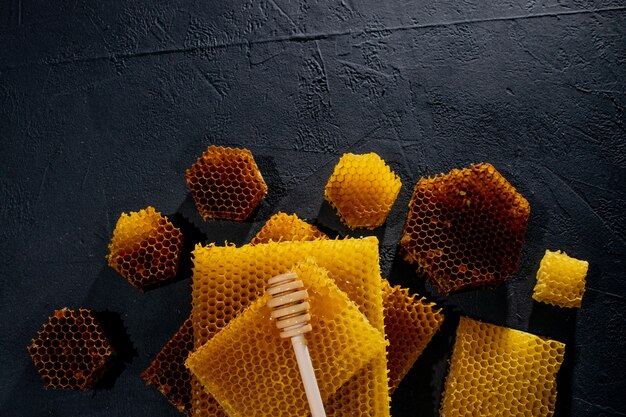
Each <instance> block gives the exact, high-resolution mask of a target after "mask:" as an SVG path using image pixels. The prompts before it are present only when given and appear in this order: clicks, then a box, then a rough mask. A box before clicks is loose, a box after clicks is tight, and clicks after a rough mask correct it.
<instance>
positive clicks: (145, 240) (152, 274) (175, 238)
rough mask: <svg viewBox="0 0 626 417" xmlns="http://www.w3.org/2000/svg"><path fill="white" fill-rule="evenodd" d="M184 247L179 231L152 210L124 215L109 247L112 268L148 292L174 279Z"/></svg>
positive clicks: (108, 258) (147, 209)
mask: <svg viewBox="0 0 626 417" xmlns="http://www.w3.org/2000/svg"><path fill="white" fill-rule="evenodd" d="M182 247H183V234H182V233H181V232H180V230H179V229H178V228H176V227H174V225H173V224H172V223H171V222H170V221H169V220H168V219H167V217H165V216H162V215H161V213H159V212H158V211H156V210H155V209H154V208H153V207H150V206H149V207H147V208H145V209H143V210H139V211H138V212H131V213H130V214H126V213H122V215H121V216H120V218H119V220H118V221H117V224H116V225H115V230H114V231H113V238H112V239H111V243H110V244H109V254H108V255H107V261H108V263H109V266H110V267H111V268H113V269H115V270H116V271H117V272H118V273H119V274H120V275H122V276H123V277H124V278H126V279H127V280H128V282H130V283H131V284H132V285H133V286H134V287H135V288H138V289H140V290H142V291H143V290H145V289H148V288H150V287H154V286H156V285H159V284H163V283H165V282H167V281H169V280H171V279H173V278H174V277H176V272H177V270H178V258H179V256H180V252H181V251H182Z"/></svg>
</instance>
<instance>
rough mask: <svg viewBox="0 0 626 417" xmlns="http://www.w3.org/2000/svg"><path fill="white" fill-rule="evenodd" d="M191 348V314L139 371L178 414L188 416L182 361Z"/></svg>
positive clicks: (186, 381) (186, 378) (187, 386)
mask: <svg viewBox="0 0 626 417" xmlns="http://www.w3.org/2000/svg"><path fill="white" fill-rule="evenodd" d="M192 350H193V325H192V323H191V317H190V318H188V319H187V320H185V322H184V323H183V325H182V326H180V329H178V331H177V332H176V334H175V335H174V336H173V337H172V338H171V339H170V340H169V341H168V342H167V343H166V344H165V346H163V349H161V351H160V352H159V353H158V354H157V356H156V358H154V361H152V363H151V364H150V366H149V367H148V368H147V369H146V370H145V371H144V372H143V373H142V374H141V379H143V380H144V381H145V382H146V384H147V385H152V386H154V387H155V388H156V389H157V390H158V391H159V392H160V393H161V394H163V395H164V396H165V397H166V398H167V399H168V400H169V402H170V403H172V404H173V405H174V406H175V407H176V408H177V409H178V410H179V411H180V412H181V413H183V414H186V415H188V416H191V378H192V376H191V374H190V373H189V370H188V369H187V367H186V366H185V360H186V359H187V357H188V356H189V353H190V352H191V351H192Z"/></svg>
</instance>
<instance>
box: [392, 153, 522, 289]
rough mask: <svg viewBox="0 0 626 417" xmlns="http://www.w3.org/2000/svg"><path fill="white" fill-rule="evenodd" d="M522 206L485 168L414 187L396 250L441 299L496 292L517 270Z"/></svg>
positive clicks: (493, 171) (506, 184)
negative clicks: (474, 290)
mask: <svg viewBox="0 0 626 417" xmlns="http://www.w3.org/2000/svg"><path fill="white" fill-rule="evenodd" d="M529 215H530V206H529V204H528V201H526V199H525V198H524V197H522V195H521V194H519V193H518V192H517V191H516V190H515V188H514V187H513V186H512V185H511V184H509V182H508V181H507V180H506V179H505V178H504V177H503V176H502V175H500V173H499V172H498V171H497V170H496V169H495V168H494V167H493V166H491V165H489V164H478V165H474V166H473V167H471V168H468V169H462V170H459V169H453V170H452V171H451V172H450V173H448V174H445V175H438V176H436V177H434V178H422V179H420V180H419V181H418V183H417V185H416V186H415V190H414V192H413V197H412V198H411V202H410V203H409V212H408V215H407V220H406V224H405V226H404V231H403V234H402V238H401V239H400V248H401V251H402V254H403V256H404V258H405V259H406V260H407V261H408V262H410V263H411V264H414V265H416V266H417V268H418V271H419V272H422V273H424V274H425V275H426V276H427V277H428V278H429V279H430V282H431V283H432V284H433V285H434V286H435V287H436V288H437V289H438V290H439V291H441V292H442V293H444V294H448V293H450V292H451V291H456V290H460V289H464V288H469V287H479V286H496V285H499V284H501V283H502V282H504V281H506V280H508V279H509V277H510V275H511V273H513V272H515V271H516V270H517V268H518V265H519V259H520V253H521V250H522V244H523V242H524V235H525V234H526V225H527V224H528V217H529Z"/></svg>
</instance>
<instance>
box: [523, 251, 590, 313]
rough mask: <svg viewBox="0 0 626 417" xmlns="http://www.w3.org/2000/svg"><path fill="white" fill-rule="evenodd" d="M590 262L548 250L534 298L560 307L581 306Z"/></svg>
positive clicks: (538, 276) (538, 274)
mask: <svg viewBox="0 0 626 417" xmlns="http://www.w3.org/2000/svg"><path fill="white" fill-rule="evenodd" d="M588 269H589V262H587V261H581V260H579V259H576V258H572V257H570V256H567V254H566V253H565V252H561V251H560V250H559V251H556V252H552V251H549V250H546V254H545V255H544V256H543V259H542V260H541V263H540V264H539V270H538V271H537V284H536V285H535V289H534V291H533V298H534V299H535V300H537V301H541V302H543V303H547V304H552V305H555V306H559V307H580V305H581V303H582V300H583V295H584V294H585V282H586V281H585V278H586V277H587V270H588Z"/></svg>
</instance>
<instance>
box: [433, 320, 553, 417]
mask: <svg viewBox="0 0 626 417" xmlns="http://www.w3.org/2000/svg"><path fill="white" fill-rule="evenodd" d="M564 353H565V345H564V344H563V343H561V342H557V341H554V340H550V339H544V338H541V337H538V336H535V335H532V334H530V333H525V332H522V331H519V330H513V329H508V328H506V327H500V326H496V325H493V324H487V323H481V322H479V321H476V320H472V319H469V318H466V317H461V322H460V323H459V327H458V329H457V332H456V342H455V345H454V350H453V352H452V359H451V364H450V371H449V372H448V376H447V378H446V384H445V391H444V393H443V398H442V405H441V416H442V417H459V416H461V417H462V416H503V417H507V416H509V417H513V416H515V417H517V416H528V417H545V416H552V415H553V414H554V405H555V402H556V374H557V372H558V371H559V368H560V367H561V363H562V362H563V355H564Z"/></svg>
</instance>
